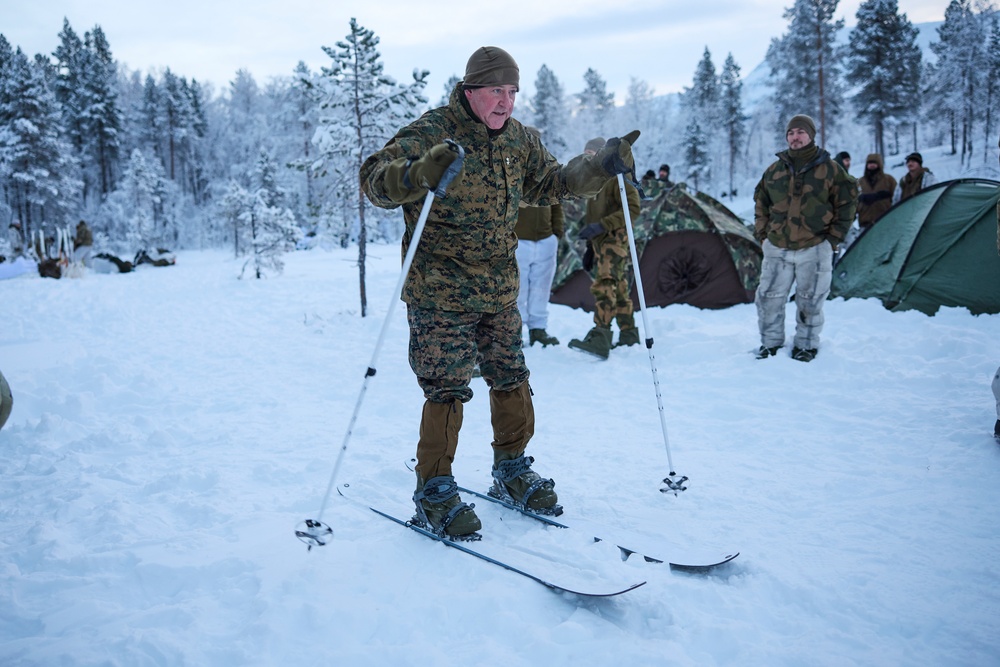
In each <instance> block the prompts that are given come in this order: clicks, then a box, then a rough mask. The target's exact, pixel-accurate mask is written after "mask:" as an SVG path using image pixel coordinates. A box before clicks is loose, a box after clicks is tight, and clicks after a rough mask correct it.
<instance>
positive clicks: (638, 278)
mask: <svg viewBox="0 0 1000 667" xmlns="http://www.w3.org/2000/svg"><path fill="white" fill-rule="evenodd" d="M618 192H619V194H620V195H621V200H622V212H623V213H624V214H625V231H626V232H627V233H628V245H629V252H631V253H632V273H633V274H635V288H636V291H637V292H638V293H639V311H640V312H641V313H642V332H643V333H644V334H646V350H648V351H649V369H650V370H651V371H652V372H653V389H654V390H655V391H656V406H657V408H659V411H660V428H661V429H662V430H663V446H664V447H665V448H666V450H667V465H668V466H670V471H669V474H668V475H667V476H666V477H664V478H663V483H664V484H666V486H665V487H664V488H662V489H660V491H662V492H663V493H673V494H674V495H675V496H676V495H677V492H678V491H684V490H685V489H687V487H686V486H684V482H686V481H687V477H686V476H682V477H677V473H676V472H675V471H674V461H673V458H672V457H671V456H670V439H669V438H668V437H667V417H666V413H665V412H664V411H663V396H662V395H661V394H660V380H659V378H658V377H657V375H656V358H655V357H654V356H653V334H652V330H651V329H650V328H649V320H648V319H647V318H646V295H645V293H644V292H643V289H642V273H641V272H640V271H639V253H638V251H637V250H636V247H635V233H634V232H633V231H632V214H631V213H629V210H628V193H627V192H625V177H624V175H622V174H618Z"/></svg>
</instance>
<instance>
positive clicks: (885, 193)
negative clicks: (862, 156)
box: [858, 170, 896, 227]
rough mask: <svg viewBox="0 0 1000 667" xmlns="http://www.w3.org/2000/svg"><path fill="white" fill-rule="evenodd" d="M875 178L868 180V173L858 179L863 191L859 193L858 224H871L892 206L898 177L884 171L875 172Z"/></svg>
mask: <svg viewBox="0 0 1000 667" xmlns="http://www.w3.org/2000/svg"><path fill="white" fill-rule="evenodd" d="M874 176H875V178H874V179H872V180H868V174H864V175H862V176H861V178H859V179H858V185H859V186H860V187H861V192H860V194H859V195H858V224H860V225H863V226H866V227H867V226H869V225H873V224H875V221H876V220H878V219H879V218H881V217H882V216H883V215H884V214H885V212H886V211H888V210H889V209H890V208H892V195H893V192H894V191H895V190H896V179H895V178H893V177H892V176H891V175H889V174H886V173H885V172H883V171H881V170H880V171H878V172H876V173H875V174H874Z"/></svg>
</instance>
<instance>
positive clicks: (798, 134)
mask: <svg viewBox="0 0 1000 667" xmlns="http://www.w3.org/2000/svg"><path fill="white" fill-rule="evenodd" d="M785 140H786V141H787V142H788V147H789V148H791V149H793V150H794V149H798V148H805V147H806V146H808V145H809V142H810V141H812V139H810V138H809V133H808V132H806V131H805V130H803V129H802V128H801V127H793V128H792V129H790V130H789V131H788V132H786V133H785Z"/></svg>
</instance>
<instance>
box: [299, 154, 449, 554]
mask: <svg viewBox="0 0 1000 667" xmlns="http://www.w3.org/2000/svg"><path fill="white" fill-rule="evenodd" d="M445 142H446V143H448V144H449V145H450V146H451V147H452V148H453V149H454V150H455V152H456V153H458V157H456V158H455V159H454V161H452V163H451V164H450V165H448V168H447V169H445V171H444V174H442V175H441V182H440V183H438V184H437V187H436V188H434V189H433V190H428V191H427V196H426V197H425V198H424V204H423V208H421V209H420V217H419V218H418V219H417V224H416V226H415V227H414V229H413V238H412V239H410V247H409V248H407V250H406V256H405V257H404V258H403V268H402V269H401V270H400V272H399V280H398V281H397V282H396V289H395V291H394V292H393V298H392V300H391V301H390V302H389V310H388V312H386V314H385V320H384V321H383V322H382V330H381V331H380V332H379V335H378V340H377V341H376V342H375V350H374V351H373V352H372V359H371V363H369V364H368V370H367V371H365V379H364V381H363V382H362V383H361V391H360V392H359V393H358V400H357V402H356V403H355V404H354V412H353V414H351V419H350V421H349V422H348V424H347V433H345V434H344V441H343V443H342V444H341V446H340V453H339V454H338V455H337V460H336V462H335V463H334V464H333V472H332V473H331V474H330V482H329V483H328V484H327V486H326V494H325V495H324V496H323V502H322V503H321V504H320V508H319V512H318V513H317V514H316V518H315V519H306V520H305V521H303V522H302V523H300V524H299V526H298V527H297V529H296V531H295V536H296V537H298V538H299V539H300V540H302V541H303V542H305V543H306V544H307V545H309V548H308V550H309V551H311V550H312V548H313V547H314V546H317V547H321V546H324V545H325V544H326V543H327V542H328V541H329V540H330V539H331V538H332V536H333V529H332V528H330V526H328V525H327V524H325V523H323V512H324V511H326V505H327V503H328V502H329V500H330V494H331V492H332V491H333V485H334V484H335V483H336V481H337V473H338V472H340V465H341V463H343V461H344V454H346V453H347V443H348V442H349V441H350V439H351V433H352V432H353V430H354V423H355V422H356V421H357V419H358V412H360V410H361V403H362V401H363V400H364V398H365V392H367V391H368V379H369V378H371V377H374V376H375V372H376V370H375V364H376V361H377V360H378V355H379V352H380V351H381V350H382V343H383V341H384V340H385V334H386V331H388V329H389V322H390V321H391V320H392V314H393V312H394V311H395V310H396V304H397V303H398V302H399V300H400V297H401V296H402V293H403V283H404V282H406V275H407V274H408V273H409V272H410V265H412V264H413V257H414V255H416V254H417V245H418V244H419V243H420V237H421V235H422V234H423V233H424V226H425V225H426V224H427V216H428V215H429V214H430V211H431V204H432V203H433V202H434V197H435V196H437V197H444V195H445V191H446V190H447V188H448V185H449V184H450V183H451V181H452V179H454V178H455V176H456V175H458V172H459V171H460V170H461V169H462V162H463V161H464V160H465V149H463V148H462V147H461V146H459V145H458V144H457V143H456V142H454V141H452V140H451V139H446V140H445Z"/></svg>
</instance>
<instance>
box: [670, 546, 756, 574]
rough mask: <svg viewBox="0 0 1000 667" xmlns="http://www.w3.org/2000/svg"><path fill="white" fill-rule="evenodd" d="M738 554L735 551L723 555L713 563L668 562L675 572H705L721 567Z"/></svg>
mask: <svg viewBox="0 0 1000 667" xmlns="http://www.w3.org/2000/svg"><path fill="white" fill-rule="evenodd" d="M739 555H740V552H739V551H737V552H736V553H733V554H727V555H725V556H723V557H722V558H720V559H719V560H718V561H717V562H715V563H703V564H700V565H685V564H683V563H670V569H671V570H673V571H676V572H686V573H688V574H705V573H707V572H710V571H712V570H713V569H715V568H717V567H721V566H723V565H725V564H726V563H730V562H732V560H733V559H734V558H736V557H737V556H739Z"/></svg>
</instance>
